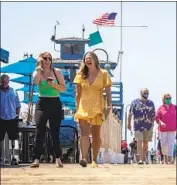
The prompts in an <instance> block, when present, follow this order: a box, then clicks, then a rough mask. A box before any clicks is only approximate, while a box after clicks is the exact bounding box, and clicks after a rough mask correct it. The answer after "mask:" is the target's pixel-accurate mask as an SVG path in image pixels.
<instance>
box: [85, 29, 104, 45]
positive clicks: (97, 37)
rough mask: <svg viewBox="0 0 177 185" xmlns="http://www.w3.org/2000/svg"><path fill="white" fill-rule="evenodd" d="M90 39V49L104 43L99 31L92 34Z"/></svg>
mask: <svg viewBox="0 0 177 185" xmlns="http://www.w3.org/2000/svg"><path fill="white" fill-rule="evenodd" d="M89 39H90V42H89V43H88V45H89V47H91V46H94V45H96V44H99V43H102V42H103V41H102V38H101V35H100V32H99V31H96V32H94V33H91V34H90V36H89Z"/></svg>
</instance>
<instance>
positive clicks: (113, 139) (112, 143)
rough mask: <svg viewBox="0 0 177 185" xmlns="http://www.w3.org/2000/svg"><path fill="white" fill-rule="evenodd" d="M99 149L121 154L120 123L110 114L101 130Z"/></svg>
mask: <svg viewBox="0 0 177 185" xmlns="http://www.w3.org/2000/svg"><path fill="white" fill-rule="evenodd" d="M101 140H102V144H101V148H104V149H110V150H112V151H113V152H115V153H121V121H120V120H118V119H117V118H116V117H115V116H114V115H113V113H112V112H111V113H110V115H109V117H108V119H107V120H106V121H105V123H104V124H103V126H102V128H101Z"/></svg>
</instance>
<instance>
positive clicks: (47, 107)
mask: <svg viewBox="0 0 177 185" xmlns="http://www.w3.org/2000/svg"><path fill="white" fill-rule="evenodd" d="M61 114H62V106H61V102H60V100H59V98H45V97H42V98H41V97H40V98H39V100H38V102H37V104H36V110H35V123H36V132H37V133H36V144H35V149H34V150H35V159H38V160H39V159H40V156H41V151H42V146H43V142H44V138H45V131H46V124H47V121H48V120H49V124H50V133H51V136H52V141H53V148H54V153H55V157H56V158H60V157H61V148H60V140H59V133H60V124H61V117H62V115H61Z"/></svg>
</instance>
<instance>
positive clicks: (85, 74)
mask: <svg viewBox="0 0 177 185" xmlns="http://www.w3.org/2000/svg"><path fill="white" fill-rule="evenodd" d="M87 54H90V55H91V57H92V58H93V60H94V62H95V67H96V68H97V69H100V64H99V60H98V57H97V55H96V54H95V53H94V52H92V51H89V52H87V53H85V55H84V57H83V61H82V64H81V67H80V70H79V73H80V74H81V77H82V78H83V79H87V78H88V76H89V73H88V72H89V69H88V67H87V66H86V64H85V57H86V55H87Z"/></svg>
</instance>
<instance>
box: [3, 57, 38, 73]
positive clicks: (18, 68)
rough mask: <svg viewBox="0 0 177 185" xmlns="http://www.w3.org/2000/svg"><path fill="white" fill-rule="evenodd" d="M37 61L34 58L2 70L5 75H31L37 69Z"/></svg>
mask: <svg viewBox="0 0 177 185" xmlns="http://www.w3.org/2000/svg"><path fill="white" fill-rule="evenodd" d="M36 62H37V60H36V59H35V58H33V57H29V58H27V59H23V60H20V61H19V62H16V63H14V64H10V65H8V66H5V67H3V68H1V72H3V73H15V74H21V75H31V74H32V73H33V71H34V69H35V67H36Z"/></svg>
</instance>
